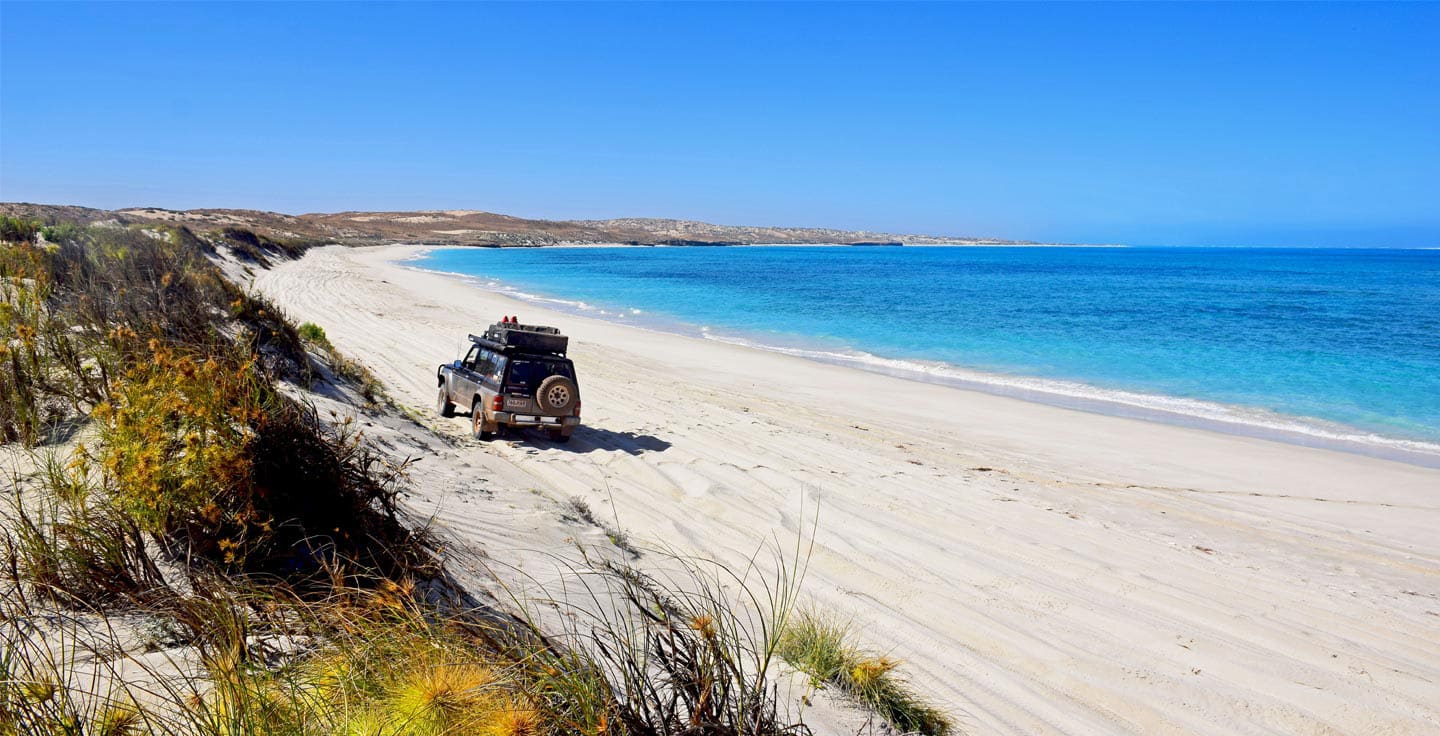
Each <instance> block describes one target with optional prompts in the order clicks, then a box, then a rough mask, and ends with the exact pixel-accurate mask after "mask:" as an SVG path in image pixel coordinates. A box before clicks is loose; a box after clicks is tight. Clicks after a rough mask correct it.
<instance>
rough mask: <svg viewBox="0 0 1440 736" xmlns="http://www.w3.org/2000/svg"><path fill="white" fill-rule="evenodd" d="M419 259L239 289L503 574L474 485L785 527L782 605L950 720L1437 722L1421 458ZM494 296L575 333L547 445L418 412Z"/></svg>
mask: <svg viewBox="0 0 1440 736" xmlns="http://www.w3.org/2000/svg"><path fill="white" fill-rule="evenodd" d="M415 250H416V248H415V247H379V248H320V249H316V250H312V251H310V252H308V253H307V254H306V255H305V256H304V257H302V258H301V259H300V260H298V261H290V262H285V263H281V264H278V265H276V266H274V267H273V268H272V269H269V270H265V271H258V272H257V273H256V276H255V281H254V283H253V286H254V288H256V289H257V290H258V291H260V292H261V293H262V294H264V295H266V296H267V297H269V298H270V299H272V300H273V301H274V303H275V304H276V305H277V306H278V307H279V308H280V309H283V310H284V311H285V312H286V313H287V314H288V315H290V317H291V318H292V319H293V320H295V321H296V322H300V321H311V322H314V323H316V324H318V325H319V326H321V327H322V328H323V329H324V330H325V331H326V334H327V336H328V337H329V339H330V340H331V342H333V343H334V345H335V346H336V348H337V349H338V350H339V351H341V353H342V354H344V355H346V356H347V357H349V358H351V359H353V360H356V361H358V362H361V363H363V364H364V365H366V366H367V367H368V368H370V369H371V371H372V372H373V373H374V374H375V375H376V376H377V378H378V379H379V380H380V381H381V382H382V383H384V385H385V386H386V389H387V391H388V392H389V393H390V395H391V396H392V397H393V398H394V399H395V401H396V402H398V403H399V404H400V405H401V406H404V407H407V408H408V412H409V413H410V415H411V416H412V417H413V418H415V420H416V421H419V422H421V423H423V424H425V425H426V426H428V427H431V428H432V429H434V430H435V431H436V432H439V433H440V434H441V435H443V436H444V437H446V438H448V442H449V443H451V446H452V447H453V448H454V452H455V454H456V456H457V458H456V462H455V464H454V465H453V466H445V465H439V464H432V463H439V460H434V461H431V460H423V462H422V467H427V466H428V467H429V468H430V472H431V475H430V476H428V477H430V478H431V483H432V484H433V485H431V486H428V487H427V488H426V489H424V491H423V494H422V495H425V496H427V497H429V498H432V499H434V504H435V505H436V511H435V514H434V515H433V516H429V515H428V514H427V517H429V518H432V519H433V520H434V523H435V524H436V526H437V532H438V533H444V534H448V535H459V536H462V537H464V538H465V539H467V540H468V539H479V540H486V541H485V544H486V545H487V547H488V548H489V552H490V553H491V554H492V556H494V557H496V558H497V559H503V558H504V557H505V556H506V555H508V554H511V550H512V549H514V548H515V545H516V543H515V541H513V538H510V537H506V536H505V535H503V534H501V532H502V531H504V529H502V527H504V528H505V529H508V528H510V526H513V525H515V524H521V525H523V526H524V528H526V529H531V528H534V529H551V527H550V526H547V525H549V524H552V523H553V522H552V521H546V520H545V519H543V518H541V516H540V515H538V512H529V511H525V510H523V509H520V508H512V507H510V506H507V505H506V504H505V503H500V504H499V505H498V506H491V505H487V504H485V503H482V502H480V501H478V500H475V499H466V498H465V497H464V496H462V495H460V491H458V490H457V488H458V487H459V485H460V484H462V483H465V482H472V483H495V484H496V485H497V487H503V488H506V489H510V490H513V491H516V492H518V494H521V495H522V496H523V494H526V493H527V491H528V492H531V493H534V494H537V495H538V496H539V497H542V498H549V499H553V500H555V501H557V502H564V501H565V500H566V499H573V498H580V499H583V500H585V501H586V502H587V503H588V504H589V505H591V506H592V507H594V508H595V509H596V511H597V514H598V515H600V516H603V517H605V518H611V519H614V520H615V522H614V523H615V526H617V527H619V528H621V529H623V530H624V531H625V533H626V534H628V535H629V536H630V537H631V538H633V539H635V540H637V542H638V543H639V544H640V545H641V546H647V545H654V546H658V547H662V548H666V549H672V550H676V551H679V552H681V553H684V554H694V555H699V556H701V557H702V558H704V559H712V560H715V561H718V562H721V563H730V564H744V561H745V560H747V559H749V558H750V556H751V555H754V554H755V550H756V549H761V548H763V545H764V544H765V543H767V541H769V542H771V543H773V542H775V541H777V540H787V539H788V540H794V539H796V538H797V535H798V537H799V538H800V539H806V540H809V542H810V547H809V549H810V550H811V551H810V552H809V553H808V561H807V571H806V574H805V598H806V600H807V602H808V604H810V605H813V606H815V607H816V608H817V609H818V610H821V611H825V612H827V613H830V614H833V615H835V616H837V617H839V618H840V620H853V621H855V622H856V624H857V626H861V627H863V632H862V633H863V635H864V638H865V639H866V640H867V641H868V642H869V643H870V644H871V645H872V646H874V647H875V648H876V649H877V650H878V651H882V652H891V653H893V656H895V657H897V658H900V659H904V660H905V661H906V668H907V671H908V672H909V673H910V674H911V679H912V682H913V684H914V685H915V687H916V688H917V690H919V691H920V692H921V693H922V694H924V695H926V696H928V697H932V698H934V699H936V700H937V701H939V702H941V703H943V704H944V705H945V706H947V707H948V708H949V709H950V710H951V711H952V712H953V713H954V714H956V715H957V716H959V717H960V721H961V723H960V725H961V728H963V729H964V730H965V731H966V732H968V733H975V734H1027V735H1029V734H1068V733H1104V734H1110V733H1115V734H1133V733H1186V734H1190V733H1194V734H1207V736H1208V735H1210V734H1219V735H1225V734H1235V735H1236V736H1239V735H1240V734H1248V733H1251V732H1252V731H1253V726H1254V724H1255V723H1256V722H1268V723H1272V724H1281V725H1280V726H1278V727H1280V728H1281V729H1282V730H1285V731H1287V732H1291V733H1322V732H1337V731H1338V732H1371V731H1374V730H1376V729H1377V724H1383V725H1384V728H1382V729H1380V730H1386V731H1387V732H1391V733H1417V734H1418V733H1428V732H1431V731H1433V730H1434V728H1435V726H1436V725H1437V724H1440V707H1437V705H1436V704H1435V703H1434V700H1433V697H1431V692H1430V691H1431V690H1432V689H1433V687H1432V684H1433V683H1434V682H1436V681H1440V619H1437V618H1436V616H1437V615H1440V614H1437V612H1440V608H1437V601H1440V594H1437V593H1435V592H1434V591H1436V590H1440V588H1437V586H1440V539H1437V538H1436V537H1435V535H1434V529H1435V528H1437V527H1440V497H1437V494H1436V491H1435V489H1437V488H1440V471H1436V470H1431V469H1426V468H1421V467H1418V466H1414V465H1408V464H1403V463H1398V462H1393V461H1387V460H1380V459H1375V458H1370V457H1365V456H1360V455H1354V454H1349V453H1341V452H1334V451H1329V450H1320V449H1312V448H1306V447H1299V446H1294V445H1288V444H1283V443H1278V442H1272V441H1266V440H1257V439H1251V438H1246V437H1237V436H1230V435H1222V434H1218V433H1214V432H1208V431H1203V430H1196V429H1190V428H1185V427H1176V426H1170V425H1165V424H1157V423H1154V422H1145V421H1140V420H1135V419H1127V418H1123V417H1111V416H1104V415H1099V414H1093V413H1087V412H1082V411H1076V410H1070V409H1062V408H1057V407H1050V406H1045V405H1041V404H1034V403H1031V402H1026V401H1022V400H1018V399H1013V398H1007V397H1001V396H993V395H989V394H985V393H981V392H976V391H966V390H962V389H955V388H950V387H946V386H938V385H934V384H926V383H920V382H916V381H910V380H903V379H899V378H894V377H889V376H885V375H881V374H875V373H867V372H863V371H858V370H855V369H853V368H848V367H841V366H835V365H828V364H824V363H819V362H815V361H811V360H807V359H802V358H798V357H793V356H787V355H782V354H778V353H771V352H766V351H760V350H755V349H753V348H744V347H740V346H736V345H729V344H725V343H721V342H717V341H714V340H705V339H699V338H690V337H684V336H679V335H672V334H665V333H660V332H654V331H651V330H645V329H636V328H634V327H629V326H624V325H619V324H615V323H611V322H606V321H603V320H599V319H595V318H592V317H583V316H576V315H573V314H567V313H564V312H558V311H555V310H553V309H546V308H542V307H539V306H534V305H529V304H523V303H522V302H518V301H515V300H513V299H511V298H509V297H505V296H502V295H499V294H495V293H493V292H489V291H486V290H484V289H480V288H476V287H474V286H472V285H469V284H466V283H464V282H462V281H459V280H457V279H455V278H454V277H451V276H444V275H440V274H435V273H430V272H426V271H422V270H417V269H414V268H411V267H409V266H406V265H403V264H396V263H394V261H396V260H397V259H398V258H402V257H404V256H405V255H407V254H413V253H414V252H415ZM522 305H523V306H522ZM517 309H519V310H521V316H522V318H523V319H526V320H531V321H534V322H538V323H546V324H553V325H555V326H557V327H560V328H561V329H562V331H564V332H565V333H566V334H568V335H570V337H571V341H570V351H569V352H570V357H571V358H572V359H573V360H574V361H575V363H576V365H577V367H578V371H579V373H580V384H581V391H582V394H583V397H584V409H585V414H584V420H583V423H582V424H581V426H580V428H579V430H578V431H577V432H576V434H575V436H574V438H573V439H572V440H571V442H569V443H568V444H566V445H555V444H552V443H550V442H548V441H547V440H546V439H544V437H543V436H541V435H537V434H535V433H522V434H520V435H512V436H510V437H507V438H502V439H497V440H495V441H490V442H478V441H476V440H474V439H472V438H470V436H469V431H468V430H469V423H468V421H467V420H466V419H465V418H464V417H457V418H454V419H442V418H439V417H438V415H437V414H436V413H435V409H434V406H433V402H434V400H435V378H434V376H435V366H436V364H438V363H441V362H448V361H449V360H451V359H453V358H454V357H455V356H456V354H457V352H458V350H459V349H460V348H462V347H463V346H464V343H465V340H464V335H465V334H466V333H467V332H473V331H474V330H475V328H476V327H477V326H479V325H483V324H488V323H489V322H490V321H493V320H494V319H496V318H497V317H498V316H499V315H501V314H506V313H510V314H513V313H515V312H516V311H517ZM456 466H458V467H456ZM510 497H511V498H513V497H514V495H513V494H512V495H511V496H510ZM467 500H469V501H471V502H470V503H467V502H466V501H467ZM564 534H565V530H564V528H563V527H562V528H561V529H560V530H559V533H556V532H555V531H553V530H552V531H551V532H546V533H545V534H544V535H529V534H527V535H526V536H525V541H524V542H523V543H522V544H521V547H523V548H525V549H530V550H531V551H532V552H534V551H535V550H534V547H535V546H536V545H539V546H541V547H542V549H540V550H539V552H541V553H544V552H546V550H547V549H555V548H554V547H546V545H547V544H549V545H568V544H570V542H568V541H565V540H561V539H559V538H560V537H563V536H564ZM547 540H548V541H547ZM791 544H793V542H791ZM566 548H567V549H568V547H566ZM643 562H644V560H643V559H642V563H643Z"/></svg>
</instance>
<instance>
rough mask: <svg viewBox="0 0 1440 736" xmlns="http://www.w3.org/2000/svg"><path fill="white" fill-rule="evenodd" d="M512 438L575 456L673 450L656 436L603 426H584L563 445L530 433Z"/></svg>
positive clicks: (515, 433) (515, 434)
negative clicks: (572, 453)
mask: <svg viewBox="0 0 1440 736" xmlns="http://www.w3.org/2000/svg"><path fill="white" fill-rule="evenodd" d="M509 435H510V437H512V438H518V437H522V436H523V437H524V438H525V439H526V440H538V442H537V444H543V445H546V446H549V447H554V448H555V449H557V450H569V451H570V452H576V453H586V452H601V451H615V450H618V451H620V452H624V453H628V454H630V455H643V454H645V453H647V452H660V451H662V450H668V449H670V443H669V442H667V441H665V440H662V439H660V438H659V437H656V436H654V435H648V434H638V433H636V432H616V431H614V430H609V429H605V428H604V427H595V426H591V425H588V424H582V425H580V426H579V427H576V428H575V434H574V436H572V437H571V438H570V441H569V442H563V443H562V442H554V441H551V440H550V439H549V438H548V437H546V436H545V434H544V433H541V432H527V433H524V434H523V435H522V434H520V433H518V432H516V431H515V430H510V432H509Z"/></svg>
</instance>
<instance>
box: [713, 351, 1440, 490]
mask: <svg viewBox="0 0 1440 736" xmlns="http://www.w3.org/2000/svg"><path fill="white" fill-rule="evenodd" d="M701 334H702V336H703V337H705V338H707V339H710V340H716V341H718V342H725V343H730V344H734V345H741V346H744V347H749V348H756V349H760V350H768V351H771V352H777V353H783V354H786V355H793V356H796V357H801V358H808V359H810V360H818V361H822V362H826V363H835V364H841V365H849V366H853V367H857V368H864V369H867V370H873V371H876V372H880V373H886V374H889V375H895V376H899V377H904V378H912V379H919V380H925V381H930V382H935V383H943V384H949V385H954V386H958V387H963V388H972V389H979V390H983V391H987V392H989V393H998V394H1002V395H1007V396H1014V397H1016V398H1024V399H1029V400H1033V401H1039V402H1041V403H1048V404H1056V405H1060V406H1066V407H1070V408H1078V409H1085V410H1091V411H1098V412H1101V413H1106V414H1120V415H1122V416H1135V417H1138V418H1146V419H1161V420H1165V419H1169V420H1172V421H1174V420H1179V422H1178V423H1181V424H1190V425H1197V426H1206V427H1210V428H1217V429H1228V430H1231V431H1234V430H1236V429H1239V430H1246V429H1248V430H1250V431H1241V432H1240V433H1241V434H1247V435H1251V436H1261V437H1266V438H1271V439H1275V438H1277V437H1274V436H1273V435H1280V437H1278V438H1280V439H1291V440H1296V439H1301V438H1310V439H1312V440H1313V441H1311V442H1303V441H1302V442H1301V444H1312V445H1320V446H1342V445H1345V446H1348V445H1360V446H1364V447H1371V448H1381V449H1389V450H1394V451H1399V452H1402V453H1405V454H1407V455H1409V454H1412V453H1413V454H1417V455H1423V456H1433V457H1434V459H1435V461H1436V462H1440V444H1436V443H1431V442H1423V441H1419V440H1407V439H1400V438H1395V437H1387V436H1384V435H1380V434H1375V433H1371V432H1364V431H1359V430H1355V429H1353V428H1351V427H1348V426H1345V425H1342V424H1337V423H1333V422H1327V421H1324V420H1321V419H1311V418H1299V417H1290V416H1287V415H1283V414H1279V413H1276V412H1272V411H1267V410H1264V409H1255V408H1249V407H1241V406H1234V405H1230V404H1221V403H1216V402H1211V401H1203V400H1199V399H1189V398H1183V397H1177V396H1164V395H1161V394H1147V393H1138V392H1133V391H1122V390H1118V389H1105V388H1100V387H1097V386H1092V385H1090V384H1085V383H1079V382H1074V381H1063V380H1057V379H1049V378H1036V377H1031V376H1010V375H1004V374H997V373H985V372H982V371H974V370H968V369H965V368H961V367H959V366H955V365H952V364H949V363H942V362H939V361H921V360H901V359H895V358H883V357H880V356H878V355H874V354H872V353H867V352H865V351H861V350H846V351H829V350H813V349H808V348H797V347H787V346H782V345H773V344H768V343H763V342H758V341H755V340H751V339H748V338H743V337H737V336H732V335H721V334H716V333H714V332H712V331H710V330H707V329H702V331H701ZM1117 410H1118V411H1117ZM1217 425H1218V426H1217ZM1351 449H1353V448H1351ZM1411 459H1414V458H1411Z"/></svg>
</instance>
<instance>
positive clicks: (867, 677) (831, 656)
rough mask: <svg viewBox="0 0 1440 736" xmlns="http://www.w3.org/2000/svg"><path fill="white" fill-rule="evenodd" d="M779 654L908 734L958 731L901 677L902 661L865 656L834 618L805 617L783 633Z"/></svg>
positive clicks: (810, 613)
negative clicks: (898, 669)
mask: <svg viewBox="0 0 1440 736" xmlns="http://www.w3.org/2000/svg"><path fill="white" fill-rule="evenodd" d="M779 653H780V656H781V657H783V658H784V659H785V661H787V662H789V663H790V664H791V665H792V666H794V667H795V668H796V669H798V670H800V671H802V672H804V673H806V674H808V675H810V676H811V677H812V678H813V679H814V682H815V683H816V684H817V685H820V686H826V685H833V686H835V687H836V688H838V689H839V690H840V691H841V692H843V693H845V694H846V695H849V696H850V697H853V698H855V699H856V700H858V701H859V702H861V703H862V704H864V705H866V706H868V707H869V708H871V709H873V710H874V711H875V713H876V715H878V716H880V717H881V718H883V719H885V721H886V722H887V723H889V724H890V725H891V726H892V727H894V728H895V729H897V730H899V731H901V732H903V733H920V734H925V735H926V736H944V735H945V734H949V733H952V732H953V731H954V730H955V725H954V723H953V721H952V720H951V719H950V717H949V716H947V715H946V714H945V712H944V711H942V710H940V709H939V708H938V707H936V706H934V705H932V704H930V703H929V702H927V701H926V700H925V699H923V698H922V697H920V696H919V695H918V694H916V693H915V692H914V690H913V689H912V688H911V687H910V686H909V685H908V683H906V682H905V680H904V679H902V678H901V677H900V676H899V674H898V673H897V672H896V668H897V667H898V666H899V665H900V662H899V660H896V659H893V658H891V657H889V656H886V655H881V654H876V653H874V652H871V651H867V650H865V649H864V648H863V647H861V646H860V645H859V644H857V643H856V641H855V635H854V632H853V631H852V630H851V628H850V626H849V625H847V624H845V623H843V622H840V621H839V620H837V619H835V618H833V617H830V616H826V615H825V614H822V613H817V612H815V611H802V612H800V613H799V614H798V615H797V616H795V618H794V619H793V620H792V621H791V622H789V624H788V625H787V626H786V628H785V630H784V632H782V634H781V637H780V649H779Z"/></svg>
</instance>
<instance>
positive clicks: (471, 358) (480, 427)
mask: <svg viewBox="0 0 1440 736" xmlns="http://www.w3.org/2000/svg"><path fill="white" fill-rule="evenodd" d="M568 346H569V338H567V337H566V336H564V335H562V334H560V331H559V330H558V329H556V328H554V327H545V326H542V325H522V324H519V321H518V320H515V319H514V318H511V317H507V318H505V319H504V320H502V321H500V322H496V323H495V324H493V325H490V328H489V329H487V330H486V331H485V334H484V335H478V336H477V335H471V336H470V349H469V350H467V351H466V352H465V355H464V356H463V357H461V358H460V359H459V360H456V361H455V362H453V363H445V364H442V365H441V366H440V367H439V369H437V370H436V372H435V377H436V380H437V381H438V382H439V384H440V396H439V398H438V399H437V401H436V408H437V409H438V410H439V412H440V416H442V417H453V416H455V408H456V407H457V406H465V407H469V408H470V422H471V431H472V432H474V434H475V437H476V438H478V439H482V440H488V439H491V438H492V437H494V436H495V434H496V433H497V432H499V431H501V430H502V429H504V428H518V427H540V428H542V429H544V430H546V431H547V432H548V433H549V435H550V439H552V440H554V441H556V442H566V441H568V440H569V439H570V435H572V434H574V432H575V428H576V427H578V426H580V384H579V383H578V382H577V380H576V378H575V364H574V363H571V362H570V359H569V358H567V357H565V350H566V348H567V347H568Z"/></svg>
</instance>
